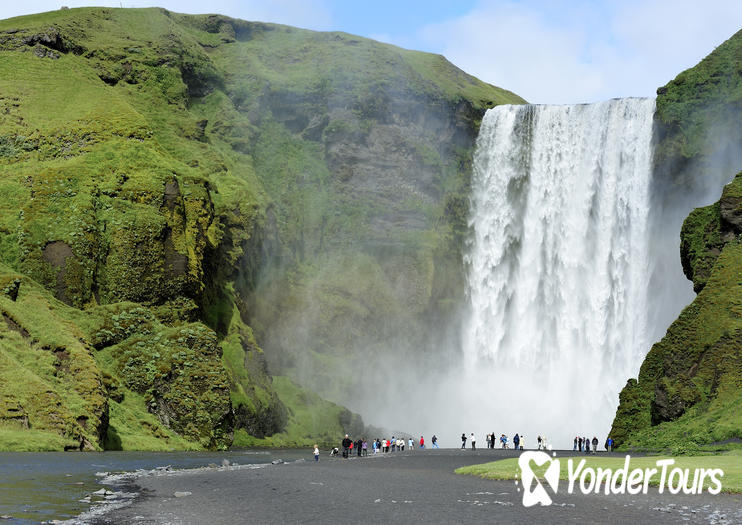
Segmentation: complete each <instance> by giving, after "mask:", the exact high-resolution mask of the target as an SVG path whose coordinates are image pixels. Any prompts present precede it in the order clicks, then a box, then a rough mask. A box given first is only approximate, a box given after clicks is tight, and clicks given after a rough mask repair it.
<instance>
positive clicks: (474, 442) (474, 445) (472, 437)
mask: <svg viewBox="0 0 742 525" xmlns="http://www.w3.org/2000/svg"><path fill="white" fill-rule="evenodd" d="M469 439H470V440H471V449H472V450H477V438H475V437H474V432H472V433H471V437H470V438H469Z"/></svg>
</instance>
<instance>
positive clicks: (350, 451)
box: [348, 441, 354, 456]
mask: <svg viewBox="0 0 742 525" xmlns="http://www.w3.org/2000/svg"><path fill="white" fill-rule="evenodd" d="M353 446H354V443H353V441H351V442H350V449H349V450H348V453H349V455H351V456H352V455H353Z"/></svg>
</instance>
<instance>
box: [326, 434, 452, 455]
mask: <svg viewBox="0 0 742 525" xmlns="http://www.w3.org/2000/svg"><path fill="white" fill-rule="evenodd" d="M430 442H431V443H432V445H433V448H439V446H438V437H437V436H436V435H435V434H433V437H432V438H431V440H430ZM341 445H342V447H343V457H344V458H347V457H350V456H351V455H353V454H354V453H355V454H356V455H357V456H358V457H363V456H368V449H369V443H368V441H366V438H360V439H358V440H356V441H353V440H352V439H350V437H349V436H348V434H345V438H344V439H343V441H342V443H341ZM415 445H417V446H418V448H421V449H424V448H425V438H424V437H423V436H420V439H419V440H418V441H417V442H415V440H413V439H412V438H411V437H407V438H406V439H405V438H403V437H394V436H392V437H391V439H380V438H376V439H374V440H372V441H371V450H372V453H373V454H378V453H379V452H381V453H389V452H395V451H400V452H402V451H404V450H405V447H407V449H408V450H414V449H415ZM318 454H319V452H318V450H317V445H315V456H317V457H315V459H318ZM337 454H339V450H338V449H337V448H333V449H332V450H331V451H330V455H331V456H335V455H337Z"/></svg>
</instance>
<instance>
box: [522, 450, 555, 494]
mask: <svg viewBox="0 0 742 525" xmlns="http://www.w3.org/2000/svg"><path fill="white" fill-rule="evenodd" d="M531 462H533V463H534V464H535V465H536V466H537V467H542V466H544V465H546V464H547V463H548V464H549V466H548V467H546V472H544V479H545V480H546V482H547V483H548V485H549V487H551V490H553V491H554V494H556V493H557V490H558V489H559V460H558V459H556V458H551V457H549V455H548V454H547V453H546V452H541V451H530V450H529V451H528V452H524V453H523V454H521V455H520V458H518V467H520V472H521V481H522V482H523V506H524V507H532V506H534V505H536V504H539V505H543V506H547V505H551V497H550V496H549V494H548V492H546V489H545V488H544V486H543V485H542V484H541V480H539V479H538V477H537V476H536V474H535V473H534V472H533V469H532V468H531ZM534 482H535V483H534Z"/></svg>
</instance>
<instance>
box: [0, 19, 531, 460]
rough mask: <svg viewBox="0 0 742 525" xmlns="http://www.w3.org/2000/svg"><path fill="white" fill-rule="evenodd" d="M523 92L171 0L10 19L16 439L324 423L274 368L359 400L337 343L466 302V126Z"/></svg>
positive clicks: (71, 439)
mask: <svg viewBox="0 0 742 525" xmlns="http://www.w3.org/2000/svg"><path fill="white" fill-rule="evenodd" d="M520 102H522V100H521V99H520V98H519V97H517V96H516V95H513V94H512V93H509V92H507V91H504V90H501V89H499V88H496V87H493V86H490V85H487V84H484V83H482V82H480V81H478V80H477V79H475V78H473V77H471V76H469V75H466V74H465V73H464V72H462V71H460V70H458V69H457V68H455V67H454V66H453V65H452V64H450V63H449V62H447V61H446V60H445V59H444V58H443V57H440V56H435V55H429V54H425V53H418V52H412V51H407V50H403V49H399V48H396V47H394V46H389V45H386V44H380V43H378V42H373V41H371V40H367V39H362V38H358V37H353V36H351V35H347V34H342V33H315V32H311V31H303V30H299V29H295V28H290V27H286V26H278V25H272V24H262V23H250V22H245V21H240V20H233V19H229V18H226V17H222V16H217V15H204V16H186V15H179V14H174V13H170V12H168V11H165V10H162V9H104V8H83V9H70V10H60V11H56V12H49V13H42V14H38V15H33V16H26V17H20V18H14V19H8V20H2V21H0V264H1V265H2V266H0V284H2V287H0V288H2V290H4V291H3V294H5V298H3V296H1V295H0V309H2V315H3V317H4V319H7V321H5V327H3V332H1V333H0V334H2V337H0V350H1V351H2V353H0V358H1V359H2V368H1V369H0V370H2V372H1V373H2V374H3V379H6V378H7V381H6V380H3V381H0V400H2V405H1V406H0V428H2V429H3V430H2V431H1V432H0V448H14V449H17V448H24V446H25V445H24V444H23V443H24V442H23V441H21V440H19V438H18V436H19V435H20V434H19V433H26V434H28V435H29V440H28V441H27V442H26V443H28V445H27V447H28V448H35V449H36V448H47V449H59V448H64V447H74V448H80V447H82V448H93V449H100V448H125V449H131V448H144V449H169V448H194V447H195V448H201V447H208V448H217V447H224V446H228V445H229V444H230V443H231V442H232V439H233V436H234V433H235V431H236V432H237V436H238V437H239V439H238V441H240V442H250V440H256V439H257V440H262V439H266V438H270V436H273V435H278V433H281V435H283V438H281V439H283V441H282V443H299V442H300V440H301V439H303V438H306V437H307V436H309V438H310V440H311V439H315V438H316V439H320V440H321V439H322V438H323V436H325V437H326V436H328V434H323V433H322V432H321V431H319V430H317V429H316V428H314V427H312V428H310V427H309V426H308V424H306V423H305V422H302V421H305V420H306V417H304V416H303V415H302V414H303V413H304V412H303V411H304V408H303V407H302V406H300V405H301V403H300V402H299V398H301V396H302V395H306V396H310V397H311V394H308V393H306V394H301V391H299V390H296V391H294V390H292V389H294V388H298V387H287V386H286V385H287V384H288V383H284V382H281V380H279V381H278V382H274V381H272V380H271V377H270V375H269V373H268V365H269V363H270V364H271V365H272V366H273V368H274V371H276V372H284V373H289V374H291V375H293V377H294V378H295V379H297V378H299V377H303V378H304V384H303V386H307V385H310V386H314V387H316V388H318V389H319V390H320V392H321V393H324V394H326V395H330V394H338V396H337V397H342V392H343V389H344V388H346V387H347V386H348V385H340V386H339V387H335V386H333V385H331V384H329V383H328V382H326V381H322V379H323V374H324V373H330V374H332V375H334V376H335V377H337V376H338V375H339V371H341V370H343V366H344V362H346V361H347V360H346V359H343V356H344V355H348V354H352V353H353V352H355V351H361V350H360V349H365V348H368V345H369V344H371V343H372V342H373V343H375V344H376V345H377V346H381V347H383V346H384V345H385V341H389V340H392V339H394V338H395V337H398V335H399V333H400V332H401V331H403V330H404V331H406V332H409V331H410V327H411V332H412V333H416V334H422V333H424V332H425V328H426V327H427V326H428V325H429V324H430V322H431V319H433V318H434V317H435V316H434V314H435V313H437V312H440V311H445V310H446V309H450V308H451V305H452V304H454V303H455V302H456V301H457V300H459V299H460V293H461V292H460V290H461V289H462V287H461V286H459V285H458V283H460V279H461V276H462V275H463V272H462V268H461V262H460V261H461V258H460V250H461V246H462V243H463V238H464V233H465V230H466V215H467V212H468V210H467V206H468V200H467V195H468V184H469V176H470V172H471V165H470V164H471V152H472V149H473V143H474V137H475V136H476V131H477V128H478V125H479V122H480V120H481V117H482V114H483V112H484V111H485V109H486V108H487V107H491V106H493V105H495V104H499V103H520ZM44 290H46V292H44ZM32 296H33V297H36V299H34V301H35V302H29V301H31V299H30V298H31V297H32ZM34 305H36V306H34ZM37 307H38V311H39V312H46V311H53V312H55V314H54V316H52V315H48V316H41V317H39V315H41V314H39V315H35V314H34V315H31V312H32V311H35V310H34V308H37ZM307 312H309V313H310V314H309V318H307V317H306V315H305V314H306V313H307ZM26 314H28V315H26ZM55 316H56V317H55ZM57 317H59V319H58V321H54V322H52V321H53V320H54V319H57ZM55 323H56V324H55ZM351 324H352V325H353V326H355V328H354V330H355V331H353V332H352V333H351V335H352V336H354V344H353V345H348V344H347V343H348V341H349V339H348V333H347V331H346V330H345V329H344V328H345V327H347V326H349V325H351ZM0 326H2V323H0ZM24 334H25V335H24ZM369 334H370V335H369ZM355 336H358V337H355ZM418 339H419V338H418ZM29 349H30V350H29ZM263 349H265V352H264V351H263ZM73 357H74V358H73ZM67 363H70V364H69V365H68V364H67ZM71 363H74V365H75V366H71ZM351 379H352V378H351ZM19 383H22V384H23V385H24V386H23V388H18V386H17V385H18V384H19ZM322 390H324V392H323V391H322ZM42 391H43V392H47V394H48V396H49V400H48V402H47V401H43V397H39V396H35V395H33V393H38V392H42ZM300 394H301V395H300ZM307 399H309V398H307ZM312 399H315V398H312ZM316 402H317V403H318V404H320V405H321V402H320V401H319V400H318V399H317V400H316ZM313 403H314V402H313ZM297 404H298V405H297ZM322 406H324V405H322ZM338 410H339V409H338ZM331 412H333V413H334V412H337V410H336V409H333V410H331ZM346 416H347V414H346V415H344V416H343V417H342V418H339V415H338V416H337V417H333V418H332V422H331V423H327V424H328V426H329V428H328V429H327V431H330V428H331V429H333V430H332V432H335V433H342V431H343V430H347V429H348V428H351V427H353V426H354V425H355V426H357V425H358V421H357V420H356V418H355V417H352V416H347V417H346ZM338 418H339V419H338ZM337 421H340V424H339V425H338V423H337ZM32 435H33V438H32V439H31V436H32ZM276 443H277V442H276Z"/></svg>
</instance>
